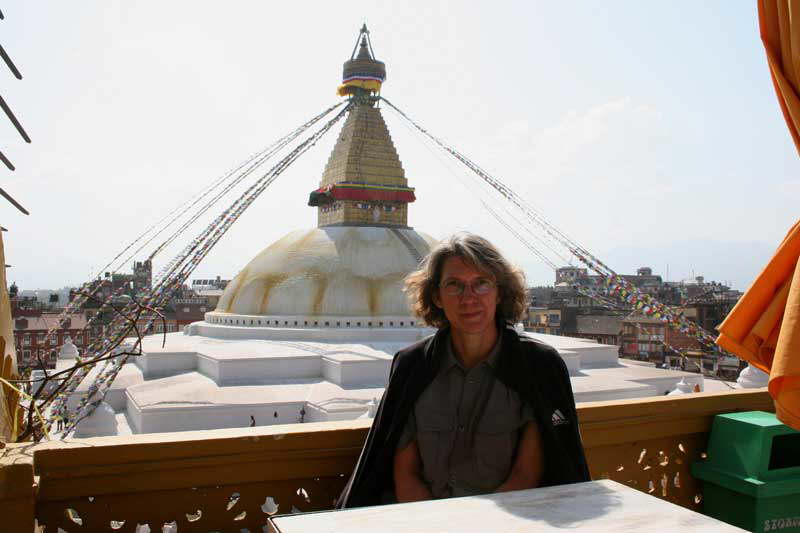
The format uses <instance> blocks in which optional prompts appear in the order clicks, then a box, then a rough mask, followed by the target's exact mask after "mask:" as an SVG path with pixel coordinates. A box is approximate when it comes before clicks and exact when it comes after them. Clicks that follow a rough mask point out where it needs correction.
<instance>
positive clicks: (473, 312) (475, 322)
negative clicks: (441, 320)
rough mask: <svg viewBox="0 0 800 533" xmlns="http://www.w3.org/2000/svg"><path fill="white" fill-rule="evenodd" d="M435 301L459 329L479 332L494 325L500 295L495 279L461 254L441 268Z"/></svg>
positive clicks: (453, 327) (470, 332) (451, 324)
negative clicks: (465, 259)
mask: <svg viewBox="0 0 800 533" xmlns="http://www.w3.org/2000/svg"><path fill="white" fill-rule="evenodd" d="M433 301H434V303H435V304H436V305H437V306H438V307H439V308H441V309H442V310H443V311H444V314H445V316H446V317H447V320H448V321H449V322H450V327H451V328H452V329H453V330H454V331H457V332H460V333H466V334H479V333H483V332H485V331H487V330H489V329H492V328H494V327H495V324H494V317H495V313H496V312H497V304H498V303H500V294H499V291H498V289H497V284H496V280H495V279H494V277H493V276H491V275H490V274H487V273H485V272H482V271H480V270H478V269H477V268H475V267H474V266H473V265H471V264H469V263H466V262H464V260H463V259H461V258H460V257H449V258H447V259H446V260H445V262H444V265H443V267H442V276H441V278H440V280H439V289H438V291H437V292H436V293H435V295H434V299H433Z"/></svg>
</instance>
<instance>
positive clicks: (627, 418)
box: [0, 389, 773, 532]
mask: <svg viewBox="0 0 800 533" xmlns="http://www.w3.org/2000/svg"><path fill="white" fill-rule="evenodd" d="M750 410H767V411H772V410H773V406H772V401H771V399H770V398H769V396H768V394H767V393H766V392H765V391H764V390H763V389H761V390H755V391H731V392H725V393H701V394H689V395H685V396H678V397H675V396H671V397H659V398H643V399H635V400H619V401H613V402H592V403H584V404H580V405H579V407H578V411H579V417H580V420H581V433H582V436H583V441H584V445H585V447H586V452H587V456H588V459H589V465H590V469H591V472H592V476H593V477H594V478H611V479H614V480H617V481H619V482H621V483H625V484H627V485H630V486H632V487H634V488H637V489H640V490H643V491H645V492H649V493H651V494H653V495H654V496H656V497H660V498H664V499H667V500H669V501H672V502H674V503H677V504H679V505H683V506H685V507H688V508H690V509H695V510H697V509H700V508H701V507H702V488H701V487H700V486H699V485H698V484H697V483H696V482H695V480H694V479H693V478H692V476H691V474H690V465H691V463H692V462H693V461H698V460H700V459H701V458H702V456H703V454H704V451H705V447H706V443H707V439H708V431H709V430H710V427H711V421H712V419H713V416H714V415H716V414H719V413H726V412H733V411H750ZM369 424H370V421H369V420H357V421H348V422H329V423H320V424H296V425H289V426H271V427H257V428H242V429H229V430H216V431H194V432H182V433H162V434H148V435H135V436H130V437H103V438H93V439H85V440H79V441H71V442H52V443H43V444H38V445H35V446H32V445H27V446H26V445H9V446H7V447H6V449H4V450H0V454H2V458H0V530H2V531H15V532H16V531H20V532H23V531H31V530H32V529H33V522H34V517H35V518H36V520H38V523H39V524H40V525H44V526H45V527H46V531H48V532H50V531H57V530H58V528H61V529H63V530H64V531H69V532H73V531H76V532H77V531H136V529H137V525H138V524H148V525H149V526H150V530H151V531H153V532H156V531H161V530H162V526H163V525H164V524H174V525H175V526H176V529H177V531H181V532H183V531H236V532H239V531H241V530H242V529H245V528H246V529H249V530H250V531H261V527H262V526H263V525H264V524H265V522H266V519H267V517H268V516H269V515H271V514H274V513H276V512H277V513H287V512H292V511H311V510H321V509H329V508H331V506H332V504H333V500H334V498H335V497H336V496H337V495H338V494H339V492H340V491H341V489H342V487H343V485H344V483H345V481H346V478H347V476H348V475H349V473H350V471H351V470H352V468H353V466H354V464H355V462H356V459H357V457H358V453H359V451H360V449H361V445H362V443H363V441H364V438H365V435H366V432H367V429H368V427H369ZM34 475H35V476H38V477H36V478H35V477H34Z"/></svg>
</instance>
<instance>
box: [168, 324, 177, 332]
mask: <svg viewBox="0 0 800 533" xmlns="http://www.w3.org/2000/svg"><path fill="white" fill-rule="evenodd" d="M167 331H175V324H167Z"/></svg>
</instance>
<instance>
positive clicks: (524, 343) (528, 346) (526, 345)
mask: <svg viewBox="0 0 800 533" xmlns="http://www.w3.org/2000/svg"><path fill="white" fill-rule="evenodd" d="M518 338H519V341H520V342H519V346H520V349H521V350H522V352H523V355H524V357H525V359H526V360H528V361H529V362H530V363H531V364H533V365H535V366H537V367H539V368H552V369H558V370H560V369H562V368H566V363H564V359H562V358H561V355H560V354H559V353H558V350H556V349H555V348H553V347H552V346H550V345H549V344H547V343H546V342H543V341H541V340H539V339H536V338H534V337H533V336H531V335H528V334H526V333H518Z"/></svg>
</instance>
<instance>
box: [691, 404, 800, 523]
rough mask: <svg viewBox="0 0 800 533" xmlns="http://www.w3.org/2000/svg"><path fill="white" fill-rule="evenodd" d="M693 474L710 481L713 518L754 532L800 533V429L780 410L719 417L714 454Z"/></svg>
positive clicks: (711, 446) (707, 500) (708, 503)
mask: <svg viewBox="0 0 800 533" xmlns="http://www.w3.org/2000/svg"><path fill="white" fill-rule="evenodd" d="M692 475H693V476H694V477H695V478H697V479H702V480H703V481H704V484H703V485H704V490H703V492H704V494H703V500H704V505H703V512H704V513H705V514H707V515H708V516H712V517H714V518H717V519H719V520H722V521H723V522H727V523H729V524H733V525H735V526H738V527H741V528H743V529H747V530H749V531H753V532H759V533H760V532H762V531H781V532H786V533H791V532H798V533H800V431H795V430H794V429H792V428H790V427H788V426H786V425H784V424H782V423H781V422H779V421H778V419H777V418H775V415H774V414H772V413H765V412H763V411H750V412H746V413H731V414H726V415H717V416H716V417H714V424H713V426H712V427H711V436H710V439H709V443H708V458H707V459H706V460H705V461H702V462H697V463H694V464H693V465H692Z"/></svg>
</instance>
